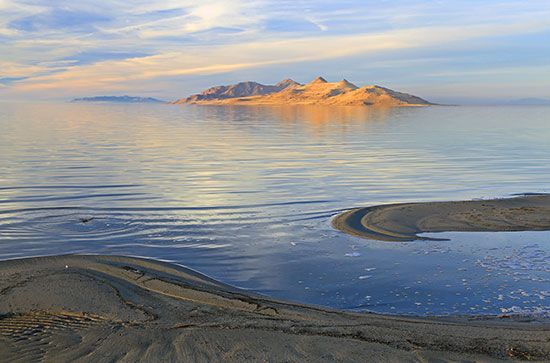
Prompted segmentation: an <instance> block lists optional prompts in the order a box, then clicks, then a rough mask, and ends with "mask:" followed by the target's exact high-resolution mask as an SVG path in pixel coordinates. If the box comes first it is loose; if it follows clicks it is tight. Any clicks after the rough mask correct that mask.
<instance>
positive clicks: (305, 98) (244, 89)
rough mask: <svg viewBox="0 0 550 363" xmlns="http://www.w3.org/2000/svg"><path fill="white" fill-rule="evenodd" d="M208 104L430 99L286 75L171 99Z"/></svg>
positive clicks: (393, 103)
mask: <svg viewBox="0 0 550 363" xmlns="http://www.w3.org/2000/svg"><path fill="white" fill-rule="evenodd" d="M172 103H174V104H208V105H332V106H386V107H402V106H427V105H430V104H431V103H430V102H428V101H426V100H424V99H422V98H420V97H417V96H413V95H410V94H407V93H401V92H396V91H393V90H391V89H388V88H384V87H380V86H363V87H357V86H356V85H354V84H353V83H350V82H348V81H347V80H345V79H343V80H341V81H340V82H327V81H326V80H325V79H324V78H322V77H317V78H316V79H314V80H313V81H311V82H310V83H308V84H305V85H303V84H300V83H298V82H295V81H293V80H291V79H285V80H283V81H281V82H279V83H277V84H276V85H263V84H260V83H256V82H241V83H237V84H235V85H230V86H217V87H212V88H209V89H207V90H206V91H204V92H202V93H200V94H196V95H192V96H190V97H187V98H182V99H179V100H176V101H174V102H172Z"/></svg>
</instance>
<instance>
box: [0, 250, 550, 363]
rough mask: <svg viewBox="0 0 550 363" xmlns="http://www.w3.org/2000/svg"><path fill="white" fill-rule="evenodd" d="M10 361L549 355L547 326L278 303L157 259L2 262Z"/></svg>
mask: <svg viewBox="0 0 550 363" xmlns="http://www.w3.org/2000/svg"><path fill="white" fill-rule="evenodd" d="M0 358H1V359H0V360H2V361H40V360H43V361H52V362H54V361H55V362H63V361H74V360H79V361H94V362H102V361H126V362H135V361H193V362H210V361H222V360H223V361H228V362H233V361H235V362H237V361H238V362H242V361H291V362H295V361H300V362H323V361H327V362H332V361H350V362H363V361H371V362H376V361H379V362H382V361H383V362H388V361H464V360H466V361H484V362H487V361H497V360H503V359H531V360H539V361H544V360H549V359H550V330H549V325H548V323H547V322H542V321H539V322H533V321H531V322H528V321H519V320H518V319H513V318H510V317H507V318H504V317H501V318H475V317H471V318H469V319H468V318H454V319H442V318H441V319H437V318H432V319H420V318H406V317H398V316H384V315H377V314H361V313H349V312H342V311H336V310H330V309H325V308H318V307H313V306H305V305H300V304H293V303H288V302H283V301H276V300H272V299H269V298H266V297H262V296H259V295H255V294H252V293H249V292H247V291H243V290H239V289H236V288H233V287H230V286H227V285H224V284H222V283H219V282H217V281H214V280H212V279H210V278H208V277H205V276H203V275H201V274H198V273H196V272H194V271H191V270H188V269H185V268H182V267H179V266H175V265H171V264H167V263H162V262H157V261H152V260H144V259H138V258H131V257H116V256H79V255H66V256H54V257H39V258H28V259H20V260H10V261H4V262H1V263H0Z"/></svg>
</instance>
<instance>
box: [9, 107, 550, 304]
mask: <svg viewBox="0 0 550 363" xmlns="http://www.w3.org/2000/svg"><path fill="white" fill-rule="evenodd" d="M542 110H546V111H541V108H533V109H529V108H527V109H526V108H515V107H506V108H502V109H501V108H475V107H473V108H457V107H453V108H443V107H442V108H437V107H434V108H414V109H370V108H358V107H339V108H326V107H312V106H296V107H271V106H270V107H250V106H248V107H246V106H232V107H220V106H213V107H199V106H183V107H182V106H168V105H83V104H68V105H12V104H3V105H2V107H0V127H1V128H2V133H0V257H1V258H15V257H21V256H33V255H44V254H57V253H75V252H80V253H83V252H85V253H110V254H129V255H139V256H148V257H154V258H159V259H163V260H170V261H173V262H176V263H181V264H184V265H187V266H190V267H192V268H195V269H197V270H199V271H201V272H204V273H206V274H208V275H211V276H212V277H214V278H218V279H221V280H223V281H225V282H228V283H231V284H235V285H237V286H241V287H244V288H249V289H253V290H255V291H259V292H262V293H266V294H270V295H272V296H276V297H281V298H285V299H291V300H298V301H302V302H308V303H314V304H321V305H327V306H333V307H341V308H348V309H370V310H374V311H380V312H394V313H411V314H439V313H441V314H461V313H500V312H501V310H500V309H510V308H512V307H513V306H523V307H530V308H533V309H539V310H541V309H542V311H545V310H544V309H546V307H547V305H548V304H547V303H545V298H546V295H544V291H547V290H548V289H547V286H548V281H547V279H548V271H547V270H546V271H540V270H537V268H535V267H536V266H540V263H538V262H536V261H535V262H536V263H533V264H531V265H522V266H525V270H522V271H517V270H516V271H513V272H511V273H510V274H500V275H499V274H498V273H497V272H494V271H496V269H495V270H494V271H493V272H488V271H487V269H486V268H485V267H484V266H488V265H491V264H493V265H494V264H499V263H503V262H502V259H503V258H504V257H505V256H504V257H503V256H502V255H501V254H499V253H497V252H499V251H497V252H494V251H492V250H490V248H495V247H497V248H499V246H500V247H502V246H504V247H506V246H511V247H509V248H508V247H506V248H508V250H509V251H519V252H518V253H511V254H510V256H512V258H511V260H510V261H508V262H507V263H508V265H506V266H510V264H514V263H520V264H523V263H524V262H525V260H526V259H529V258H530V257H529V256H531V255H529V253H530V252H529V251H530V250H529V248H528V246H529V245H533V244H537V245H538V246H539V247H537V248H538V249H540V250H541V251H542V252H538V253H539V255H540V256H547V255H548V253H549V248H550V247H549V246H548V244H546V243H543V242H544V241H545V239H547V238H548V235H546V234H523V235H517V234H510V235H505V237H499V238H496V239H494V240H491V241H493V242H492V243H493V244H491V247H490V248H487V245H488V244H487V241H488V240H489V239H491V238H493V237H492V236H493V235H491V236H490V237H488V236H486V235H475V236H474V235H468V236H471V237H465V236H463V235H452V236H451V239H452V241H451V242H449V243H447V244H445V243H437V244H427V243H415V244H387V243H379V242H374V241H365V240H361V239H356V238H354V237H352V236H347V235H344V234H342V233H340V232H338V231H334V230H332V228H331V227H330V218H331V216H333V215H335V214H336V213H338V212H339V211H341V210H343V209H345V208H349V207H350V206H355V205H368V204H378V203H389V202H398V201H419V200H447V199H469V198H477V197H493V196H504V195H508V194H511V193H518V192H548V191H549V190H548V184H547V181H548V179H549V178H550V168H548V167H547V166H548V165H550V145H549V144H548V142H547V141H548V139H550V130H549V129H548V127H547V125H546V122H547V115H548V114H547V112H548V110H549V109H548V108H542ZM83 220H86V221H87V222H83ZM495 244H496V245H495ZM506 248H503V249H502V251H505V250H506ZM521 251H524V253H523V252H522V253H520V252H521ZM487 256H489V257H491V258H492V259H491V258H489V257H487ZM526 256H527V257H526ZM486 257H487V258H486ZM477 260H480V261H485V262H483V263H484V264H480V263H477ZM537 261H538V260H537ZM491 266H492V265H491ZM503 266H504V265H503ZM533 266H535V267H533ZM462 269H466V270H462ZM514 272H521V273H527V275H528V276H531V277H532V278H533V279H534V280H533V279H532V280H529V282H526V281H525V280H524V279H520V280H516V278H517V275H514ZM462 279H466V280H467V281H466V282H467V285H463V281H462ZM537 279H538V280H537ZM526 284H527V285H528V287H529V290H528V289H526V287H525V286H527V285H526ZM520 288H522V289H523V290H524V293H526V294H529V296H524V295H522V293H521V292H519V293H514V294H512V293H511V291H516V292H517V291H518V289H520ZM499 289H502V291H506V293H504V292H502V291H500V290H499ZM499 291H500V292H499ZM537 291H538V293H537ZM457 294H458V295H457ZM506 294H508V295H510V294H512V295H513V296H516V295H517V296H519V300H517V299H511V298H510V300H507V298H506V296H508V295H506ZM537 294H538V295H537ZM499 295H503V298H502V300H499V299H498V297H499ZM539 295H540V296H542V298H540V296H539ZM466 297H467V298H468V299H470V300H467V299H465V298H466ZM537 299H538V300H537ZM483 300H490V301H491V303H490V304H489V303H484V302H483ZM417 303H419V304H420V305H417ZM518 304H519V305H518Z"/></svg>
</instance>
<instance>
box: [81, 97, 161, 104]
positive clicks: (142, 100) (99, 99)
mask: <svg viewBox="0 0 550 363" xmlns="http://www.w3.org/2000/svg"><path fill="white" fill-rule="evenodd" d="M71 102H110V103H165V102H164V101H161V100H158V99H156V98H152V97H135V96H95V97H82V98H75V99H73V100H72V101H71Z"/></svg>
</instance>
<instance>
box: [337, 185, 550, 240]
mask: <svg viewBox="0 0 550 363" xmlns="http://www.w3.org/2000/svg"><path fill="white" fill-rule="evenodd" d="M333 226H334V227H335V228H337V229H339V230H341V231H343V232H346V233H350V234H353V235H356V236H359V237H365V238H370V239H377V240H382V241H397V242H399V241H414V240H421V239H424V240H426V239H427V240H429V239H433V238H426V237H420V236H418V234H420V233H425V232H450V231H453V232H498V231H544V230H550V195H526V196H519V197H516V198H508V199H493V200H472V201H458V202H427V203H400V204H388V205H380V206H374V207H367V208H356V209H352V210H350V211H347V212H344V213H342V214H340V215H338V216H337V217H336V218H335V219H334V220H333Z"/></svg>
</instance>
